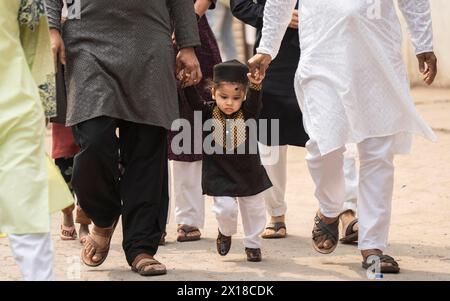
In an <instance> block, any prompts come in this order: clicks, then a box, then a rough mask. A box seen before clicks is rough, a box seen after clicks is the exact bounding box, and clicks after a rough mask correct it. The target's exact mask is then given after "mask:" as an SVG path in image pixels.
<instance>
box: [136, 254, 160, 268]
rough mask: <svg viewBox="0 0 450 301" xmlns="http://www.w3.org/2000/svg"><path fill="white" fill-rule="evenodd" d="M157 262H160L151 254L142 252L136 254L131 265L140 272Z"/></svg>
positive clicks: (157, 263)
mask: <svg viewBox="0 0 450 301" xmlns="http://www.w3.org/2000/svg"><path fill="white" fill-rule="evenodd" d="M159 264H161V262H159V261H158V260H156V259H155V258H152V256H150V255H149V254H145V253H142V254H139V255H138V256H136V258H135V259H134V260H133V263H132V264H131V266H133V267H134V268H135V269H137V270H138V271H139V272H141V271H143V270H144V269H145V268H146V267H148V266H152V265H159Z"/></svg>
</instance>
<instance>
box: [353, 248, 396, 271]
mask: <svg viewBox="0 0 450 301" xmlns="http://www.w3.org/2000/svg"><path fill="white" fill-rule="evenodd" d="M361 255H362V257H363V262H362V267H363V268H364V269H366V270H367V269H370V270H374V271H376V272H379V273H383V274H397V273H399V272H400V266H399V265H398V262H397V261H395V259H394V258H393V257H391V256H389V255H384V254H383V251H381V250H378V249H370V250H362V251H361Z"/></svg>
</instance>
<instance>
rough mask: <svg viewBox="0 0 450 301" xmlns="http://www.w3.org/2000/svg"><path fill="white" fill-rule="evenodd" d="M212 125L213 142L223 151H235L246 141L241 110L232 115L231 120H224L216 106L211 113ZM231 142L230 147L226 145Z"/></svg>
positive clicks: (245, 129)
mask: <svg viewBox="0 0 450 301" xmlns="http://www.w3.org/2000/svg"><path fill="white" fill-rule="evenodd" d="M212 117H213V125H214V131H213V135H214V141H215V142H216V143H217V144H219V145H220V146H222V147H223V148H224V149H231V148H232V149H233V150H234V149H236V148H238V146H239V145H241V144H243V143H245V141H246V140H247V128H246V127H245V119H244V113H243V112H242V110H239V111H237V112H236V113H234V114H233V116H232V118H231V119H230V118H225V117H224V114H223V113H222V112H221V111H220V109H219V107H218V106H215V107H214V109H213V112H212ZM227 141H231V143H232V145H231V147H230V146H229V145H227Z"/></svg>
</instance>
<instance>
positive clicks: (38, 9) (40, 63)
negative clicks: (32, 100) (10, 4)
mask: <svg viewBox="0 0 450 301" xmlns="http://www.w3.org/2000/svg"><path fill="white" fill-rule="evenodd" d="M18 21H19V24H20V27H21V32H20V38H21V42H22V46H23V48H24V51H25V55H26V57H27V62H28V65H29V67H30V70H31V73H32V75H33V77H34V80H35V82H36V84H37V86H38V89H39V95H40V97H41V101H42V105H43V107H44V111H45V116H46V117H48V118H50V117H55V116H56V86H55V69H54V62H53V54H52V51H51V47H50V34H49V31H48V23H47V18H46V14H45V2H44V1H43V0H21V5H20V9H19V15H18Z"/></svg>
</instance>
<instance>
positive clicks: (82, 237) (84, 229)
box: [79, 224, 89, 244]
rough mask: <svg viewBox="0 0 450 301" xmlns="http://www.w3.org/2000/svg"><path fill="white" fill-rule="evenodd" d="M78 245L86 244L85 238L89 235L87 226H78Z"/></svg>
mask: <svg viewBox="0 0 450 301" xmlns="http://www.w3.org/2000/svg"><path fill="white" fill-rule="evenodd" d="M79 233H80V243H81V244H84V243H85V242H86V237H87V236H88V235H89V225H84V224H80V230H79Z"/></svg>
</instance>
